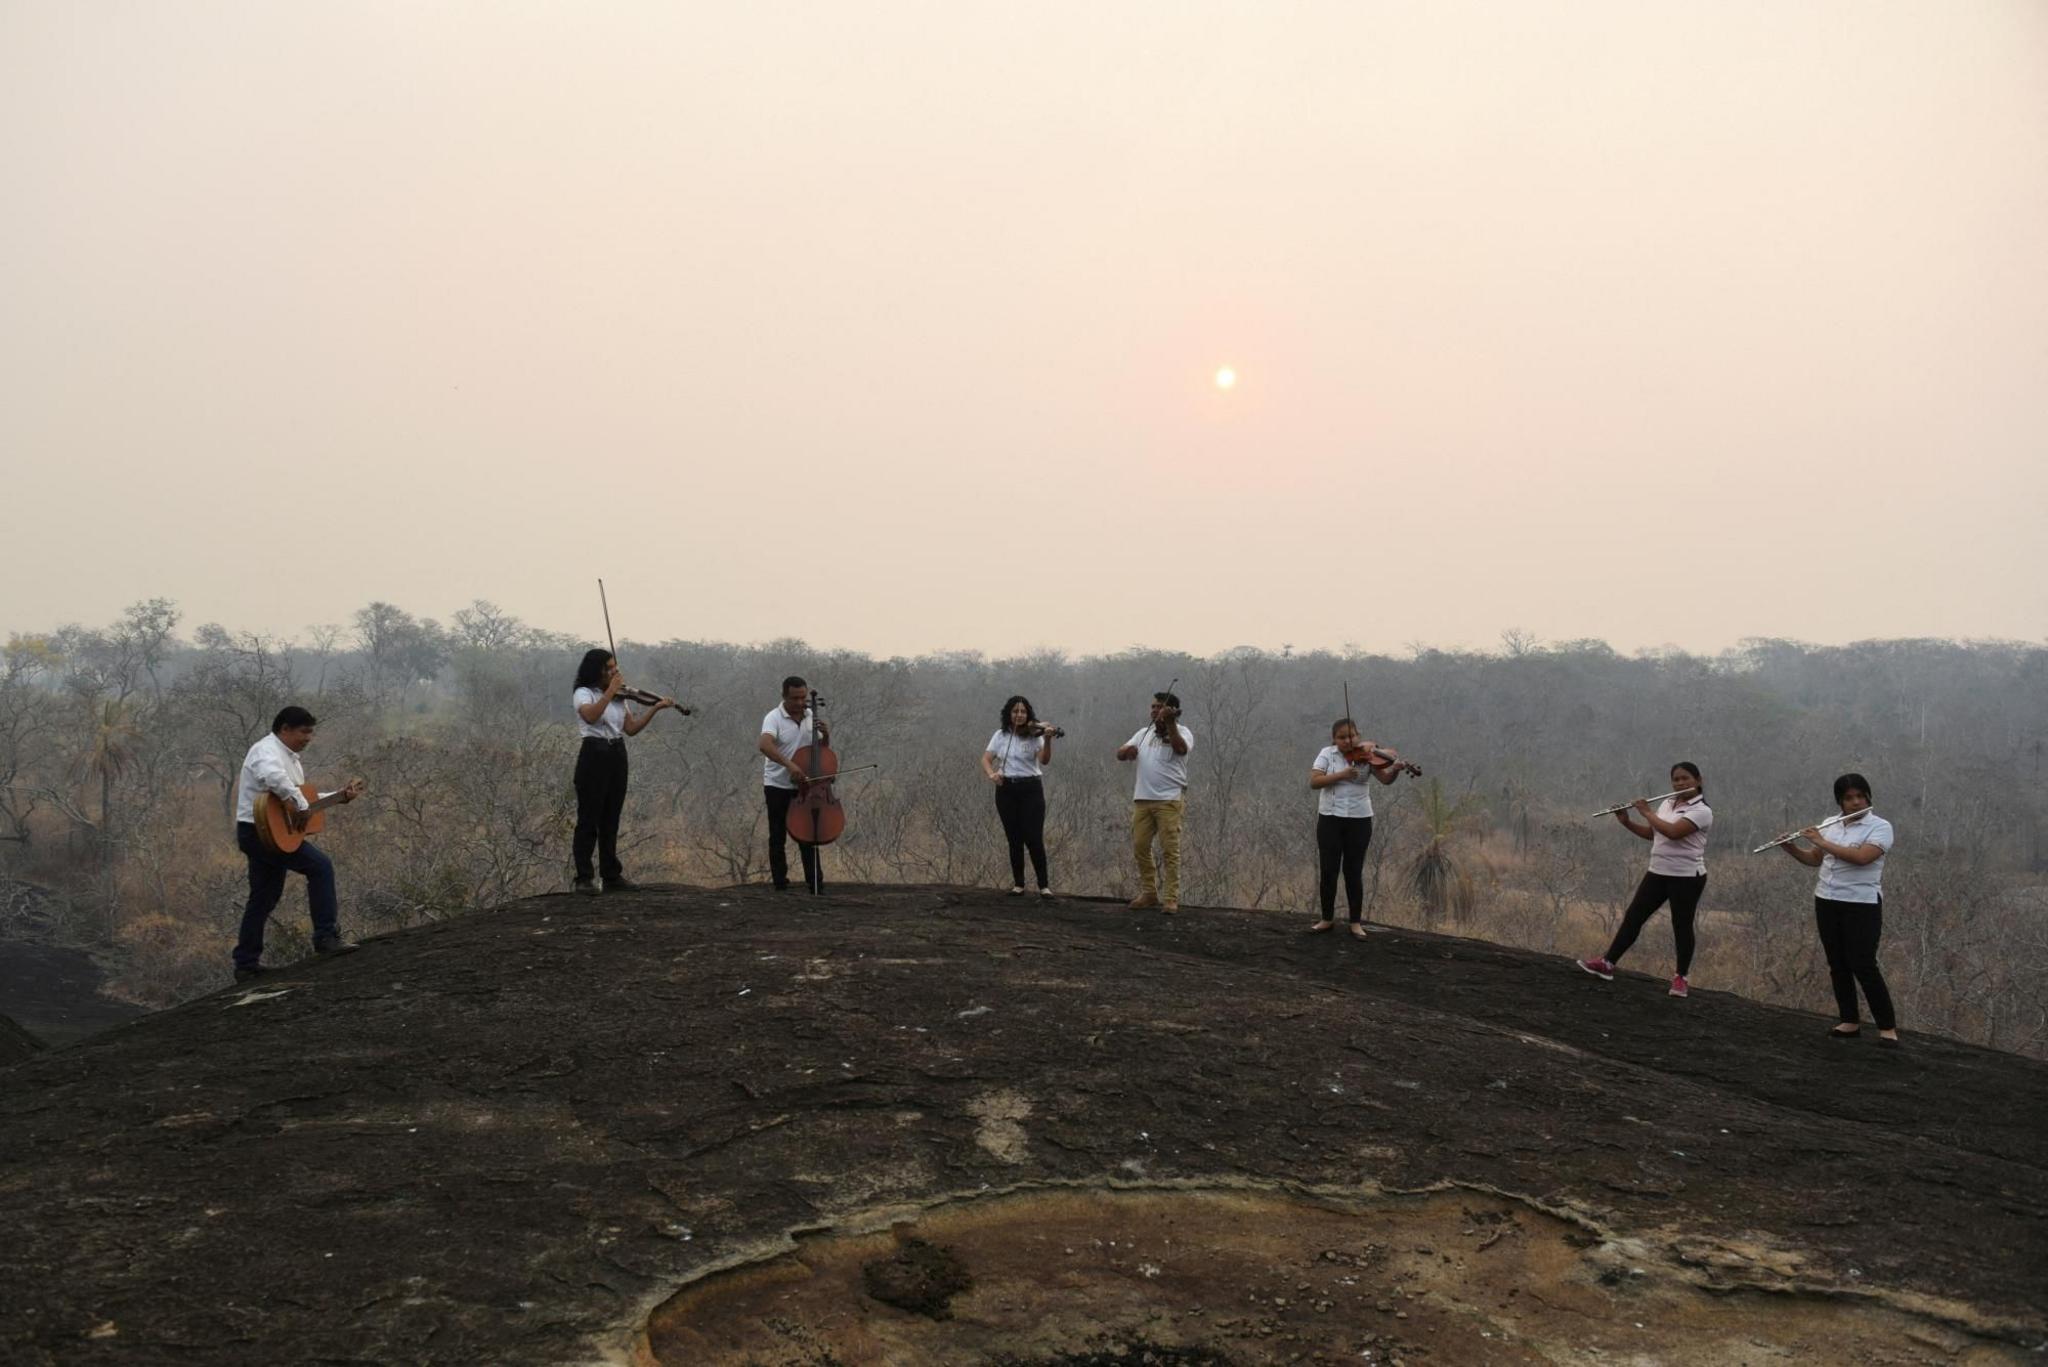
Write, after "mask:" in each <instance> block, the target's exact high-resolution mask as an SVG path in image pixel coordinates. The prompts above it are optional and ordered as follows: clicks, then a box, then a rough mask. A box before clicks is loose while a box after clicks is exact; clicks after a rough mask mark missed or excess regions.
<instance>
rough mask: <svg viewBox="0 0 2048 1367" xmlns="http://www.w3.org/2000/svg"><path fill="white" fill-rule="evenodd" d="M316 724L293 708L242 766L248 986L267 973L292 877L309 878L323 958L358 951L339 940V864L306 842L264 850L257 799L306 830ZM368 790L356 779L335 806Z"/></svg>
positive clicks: (239, 807) (241, 966) (240, 953)
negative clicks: (267, 934)
mask: <svg viewBox="0 0 2048 1367" xmlns="http://www.w3.org/2000/svg"><path fill="white" fill-rule="evenodd" d="M316 724H317V722H316V721H315V719H314V716H313V714H312V713H311V712H308V711H307V710H306V709H305V708H303V707H297V706H293V707H287V708H285V709H284V710H283V711H282V712H279V713H278V714H277V717H276V719H275V720H273V721H272V722H271V723H270V734H269V735H267V736H265V737H264V738H263V739H262V740H259V741H257V742H256V743H255V744H254V745H252V746H250V747H249V753H248V755H247V756H246V757H244V758H243V760H242V777H241V782H240V784H239V785H238V786H237V788H236V791H235V844H236V845H238V846H239V847H240V848H241V851H242V853H243V854H244V855H245V856H246V857H247V858H248V860H249V901H248V905H247V906H246V908H245V909H244V910H243V912H242V933H241V938H240V939H239V940H237V941H236V942H235V981H236V982H246V981H248V980H249V979H251V978H254V977H258V976H260V975H261V974H262V973H264V972H265V971H266V970H265V969H264V967H263V927H264V924H265V923H266V922H267V921H269V919H270V913H271V912H272V911H274V910H276V909H277V903H278V899H279V898H280V897H282V896H284V880H285V875H286V874H287V873H296V874H300V875H301V876H303V877H304V878H305V880H306V902H307V904H308V905H309V907H310V908H311V910H312V913H313V948H314V949H315V950H316V951H317V952H319V953H321V954H346V953H348V952H349V951H351V950H353V949H354V948H355V945H353V944H351V943H350V942H349V941H347V940H344V939H343V938H342V936H341V923H340V917H339V913H338V904H337V901H336V899H335V893H334V861H333V860H331V859H329V858H328V857H327V856H326V855H325V854H324V853H322V852H321V851H320V850H319V849H318V848H317V847H316V846H315V845H314V844H313V843H312V842H311V841H302V842H301V843H300V844H299V847H298V848H297V849H295V850H293V851H291V852H290V853H289V854H281V853H277V852H274V851H272V850H271V849H269V848H268V847H266V846H265V845H264V843H263V841H262V840H261V839H260V838H259V837H258V835H257V832H256V798H257V796H258V795H259V794H268V795H269V797H270V800H271V801H273V802H276V803H280V804H282V805H283V806H284V809H285V811H286V812H287V813H288V814H289V816H288V818H287V819H288V820H289V821H290V823H291V825H292V826H293V828H294V829H295V830H296V829H303V828H304V826H305V821H306V815H307V813H308V812H309V811H310V810H311V808H312V804H311V803H310V802H308V801H307V800H306V795H305V793H304V792H302V791H301V789H302V788H303V786H304V784H305V782H306V770H305V767H304V765H302V764H301V763H300V761H299V756H300V755H301V754H302V753H304V751H305V749H306V747H307V746H308V745H311V744H312V743H313V728H314V726H315V725H316ZM362 791H363V783H362V780H361V779H355V780H352V781H351V782H350V783H349V784H348V786H347V787H345V788H343V789H342V790H341V792H340V793H338V794H336V795H335V797H336V800H338V801H341V802H353V801H355V800H356V798H357V797H358V796H359V795H360V794H361V793H362Z"/></svg>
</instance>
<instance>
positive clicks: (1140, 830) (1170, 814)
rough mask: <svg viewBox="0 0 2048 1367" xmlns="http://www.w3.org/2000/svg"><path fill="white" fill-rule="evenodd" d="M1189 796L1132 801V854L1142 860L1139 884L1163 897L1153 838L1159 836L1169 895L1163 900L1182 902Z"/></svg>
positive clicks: (1151, 893)
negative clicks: (1182, 841) (1183, 819)
mask: <svg viewBox="0 0 2048 1367" xmlns="http://www.w3.org/2000/svg"><path fill="white" fill-rule="evenodd" d="M1187 805H1188V804H1187V799H1186V798H1175V799H1174V800H1173V801H1171V802H1155V801H1152V800H1150V799H1146V798H1140V799H1139V800H1138V801H1136V802H1134V803H1132V804H1131V853H1132V854H1134V855H1136V856H1137V859H1138V883H1139V885H1140V886H1142V887H1143V888H1144V889H1145V891H1146V892H1147V893H1148V894H1150V895H1151V896H1154V897H1159V896H1160V892H1159V875H1158V873H1157V872H1156V871H1154V869H1153V867H1152V838H1153V836H1155V835H1157V836H1158V837H1159V843H1160V845H1161V846H1162V847H1163V848H1164V850H1165V852H1166V894H1165V896H1164V897H1163V898H1161V900H1162V901H1167V902H1176V903H1177V902H1179V901H1180V819H1181V816H1182V814H1183V813H1185V812H1186V811H1187Z"/></svg>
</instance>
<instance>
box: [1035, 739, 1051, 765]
mask: <svg viewBox="0 0 2048 1367" xmlns="http://www.w3.org/2000/svg"><path fill="white" fill-rule="evenodd" d="M1038 762H1039V763H1040V764H1050V763H1052V732H1050V731H1048V732H1046V733H1045V734H1044V735H1042V736H1040V737H1039V738H1038Z"/></svg>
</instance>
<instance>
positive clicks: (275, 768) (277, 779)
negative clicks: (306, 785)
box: [253, 745, 308, 812]
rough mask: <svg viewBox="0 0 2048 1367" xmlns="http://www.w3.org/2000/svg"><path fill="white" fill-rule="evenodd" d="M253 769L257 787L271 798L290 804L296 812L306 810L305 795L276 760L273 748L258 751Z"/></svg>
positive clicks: (289, 773)
mask: <svg viewBox="0 0 2048 1367" xmlns="http://www.w3.org/2000/svg"><path fill="white" fill-rule="evenodd" d="M253 768H254V770H255V774H256V786H257V787H259V788H261V789H263V791H264V792H266V793H269V794H270V795H271V796H272V797H276V798H280V799H282V800H284V801H286V802H289V803H291V804H292V806H293V807H294V808H295V809H297V810H298V811H301V812H303V811H305V810H306V808H307V806H308V803H307V802H306V795H305V794H304V793H302V792H300V791H299V785H298V784H296V783H294V782H293V781H292V776H291V772H290V771H289V770H287V769H286V768H285V767H284V761H283V760H281V759H279V758H278V756H277V751H276V749H275V748H274V747H272V746H268V745H266V746H264V747H263V748H262V749H260V750H258V751H257V752H256V762H255V764H254V766H253Z"/></svg>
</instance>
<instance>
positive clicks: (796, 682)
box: [782, 674, 810, 693]
mask: <svg viewBox="0 0 2048 1367" xmlns="http://www.w3.org/2000/svg"><path fill="white" fill-rule="evenodd" d="M809 687H810V685H809V684H807V683H805V682H804V679H803V675H801V674H792V675H790V676H789V677H788V678H786V679H784V680H783V681H782V691H783V692H784V693H787V692H789V690H790V689H792V688H809Z"/></svg>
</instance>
